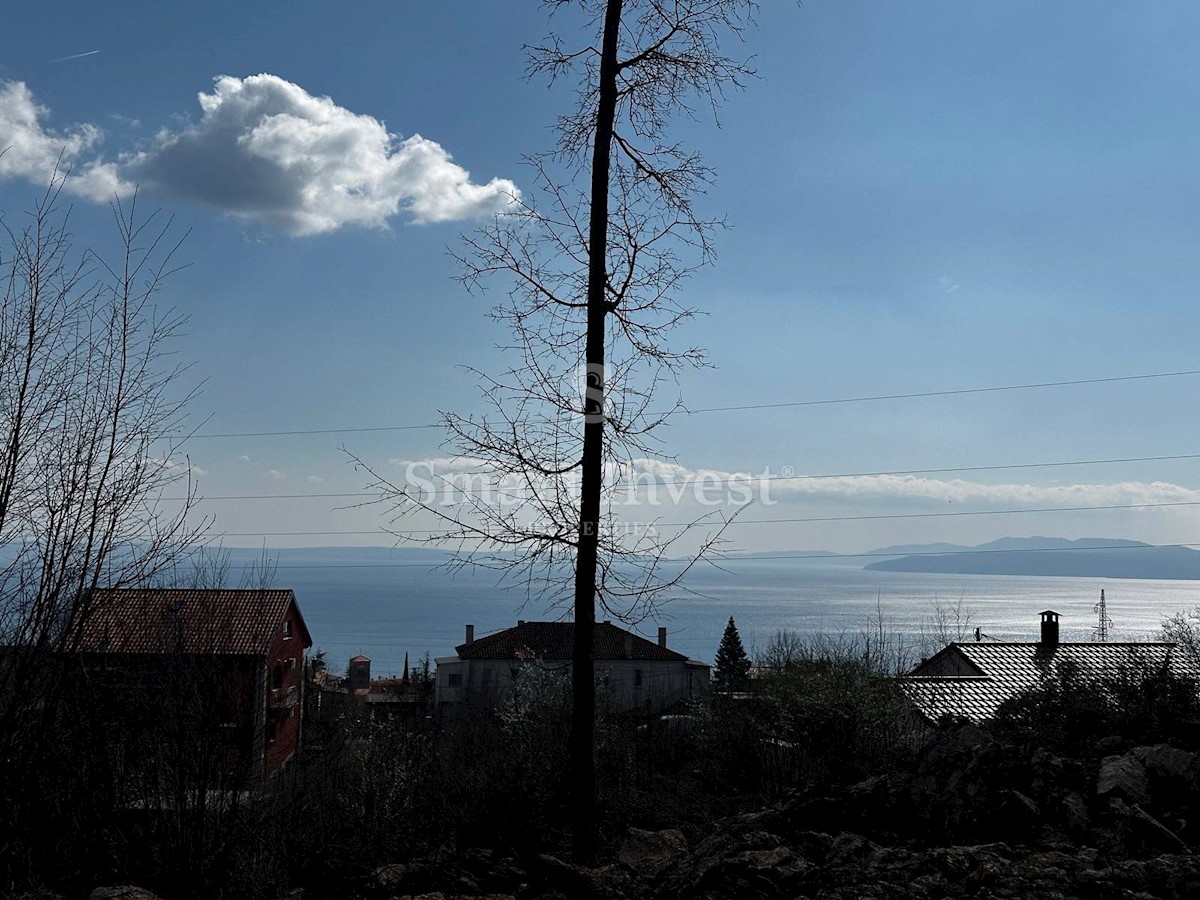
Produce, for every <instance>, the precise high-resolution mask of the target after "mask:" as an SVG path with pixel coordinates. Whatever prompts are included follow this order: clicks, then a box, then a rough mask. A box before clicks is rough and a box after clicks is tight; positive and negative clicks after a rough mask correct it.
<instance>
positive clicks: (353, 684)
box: [349, 656, 371, 691]
mask: <svg viewBox="0 0 1200 900" xmlns="http://www.w3.org/2000/svg"><path fill="white" fill-rule="evenodd" d="M349 682H350V690H352V691H358V690H362V689H363V688H369V687H370V686H371V661H370V660H369V659H367V658H366V657H365V656H356V657H354V658H353V659H351V660H350V678H349Z"/></svg>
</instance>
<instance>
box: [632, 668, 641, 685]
mask: <svg viewBox="0 0 1200 900" xmlns="http://www.w3.org/2000/svg"><path fill="white" fill-rule="evenodd" d="M633 686H634V687H635V688H637V687H641V686H642V670H641V669H634V670H633Z"/></svg>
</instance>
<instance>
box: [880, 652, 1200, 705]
mask: <svg viewBox="0 0 1200 900" xmlns="http://www.w3.org/2000/svg"><path fill="white" fill-rule="evenodd" d="M950 657H954V658H950ZM1068 665H1070V666H1074V667H1075V668H1076V669H1077V671H1078V672H1079V674H1080V675H1081V676H1082V677H1083V678H1101V677H1104V676H1106V675H1111V674H1113V673H1115V672H1118V671H1120V670H1122V669H1127V668H1131V667H1138V666H1142V667H1149V668H1157V667H1159V666H1163V665H1166V666H1168V667H1169V668H1170V669H1171V671H1173V672H1174V673H1176V674H1178V675H1181V676H1185V677H1190V678H1195V679H1200V667H1198V666H1197V664H1196V661H1195V660H1194V659H1192V658H1191V657H1190V656H1189V655H1188V654H1186V653H1183V652H1181V651H1179V650H1177V649H1176V646H1175V644H1170V643H1146V644H1115V643H1114V644H1109V643H1087V644H1055V645H1045V644H1041V643H999V642H996V643H992V642H978V643H953V644H950V645H949V646H947V647H946V648H945V649H944V650H942V651H941V652H939V653H938V654H937V655H936V656H934V657H933V658H932V659H930V660H928V661H926V662H923V663H921V665H919V666H917V667H916V668H915V669H914V670H913V671H912V673H911V674H909V675H907V676H905V677H903V678H900V679H899V682H900V685H901V687H902V688H903V690H904V691H905V693H906V694H907V695H908V697H909V699H910V700H912V702H913V704H914V705H915V706H916V707H917V709H918V710H920V711H921V713H922V714H923V715H925V716H926V717H928V718H929V719H932V720H934V721H936V720H938V719H940V718H941V717H942V716H945V715H954V716H961V717H963V718H965V719H969V720H971V721H973V722H981V721H983V720H985V719H990V718H991V717H992V716H994V715H995V714H996V711H997V710H998V709H999V707H1000V704H1001V703H1003V702H1004V701H1005V700H1008V699H1009V698H1011V697H1014V696H1016V695H1017V694H1019V693H1022V692H1024V691H1027V690H1029V689H1031V688H1034V687H1037V686H1038V685H1039V684H1041V683H1042V682H1043V681H1044V680H1046V679H1047V678H1050V677H1054V676H1055V675H1057V674H1059V673H1060V672H1061V671H1063V669H1064V667H1065V666H1068ZM946 671H956V672H957V673H959V674H942V673H943V672H946ZM971 671H973V672H977V673H978V674H961V673H962V672H971Z"/></svg>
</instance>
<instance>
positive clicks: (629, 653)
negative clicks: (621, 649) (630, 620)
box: [625, 631, 633, 659]
mask: <svg viewBox="0 0 1200 900" xmlns="http://www.w3.org/2000/svg"><path fill="white" fill-rule="evenodd" d="M625 658H626V659H633V635H632V634H630V633H629V632H628V631H627V632H625Z"/></svg>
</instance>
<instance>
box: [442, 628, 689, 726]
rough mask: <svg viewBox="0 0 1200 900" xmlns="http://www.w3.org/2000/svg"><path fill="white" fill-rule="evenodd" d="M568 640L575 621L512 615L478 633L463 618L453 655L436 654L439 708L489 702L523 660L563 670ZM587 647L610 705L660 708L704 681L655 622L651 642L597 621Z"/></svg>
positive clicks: (506, 686)
mask: <svg viewBox="0 0 1200 900" xmlns="http://www.w3.org/2000/svg"><path fill="white" fill-rule="evenodd" d="M574 639H575V623H574V622H525V621H519V622H517V625H516V627H515V628H506V629H504V630H503V631H498V632H496V633H495V634H489V635H486V636H485V637H481V638H479V639H478V640H476V639H475V628H474V626H473V625H468V626H467V630H466V641H465V642H464V643H462V644H459V645H458V646H457V647H455V648H454V649H455V653H456V655H454V656H443V657H441V658H439V659H438V660H437V687H436V699H437V708H438V711H439V712H450V711H452V710H453V709H455V708H459V707H462V706H464V705H472V706H481V707H488V706H493V705H495V704H496V702H497V701H499V700H500V699H501V698H502V697H503V696H504V695H505V694H506V693H507V692H508V691H509V690H511V688H512V686H513V683H514V681H515V679H517V678H518V677H520V674H521V673H522V672H523V671H528V669H529V667H530V666H538V667H541V668H543V669H545V670H548V671H551V672H562V673H563V674H564V675H566V674H567V673H569V672H570V669H571V651H572V647H573V645H574ZM593 648H594V651H593V652H594V658H595V660H596V679H597V686H598V687H599V688H600V689H601V690H602V691H603V693H604V696H605V698H606V699H607V702H608V703H609V705H610V707H611V708H612V709H618V710H631V709H648V710H652V711H659V710H663V709H666V708H668V707H670V706H673V705H674V704H676V703H679V702H681V701H684V700H688V699H690V698H692V697H697V696H700V695H701V694H703V693H704V692H705V691H706V690H707V688H708V675H709V671H708V670H709V667H708V664H707V663H703V662H700V661H699V660H694V659H688V658H687V657H686V656H684V655H683V654H682V653H676V652H675V651H674V650H671V649H669V648H668V647H667V629H665V628H659V629H658V643H655V642H654V641H649V640H646V638H644V637H642V636H641V635H638V634H634V633H633V632H632V631H627V630H625V629H624V628H618V627H617V626H616V625H614V624H612V622H597V623H596V633H595V638H594V641H593Z"/></svg>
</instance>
